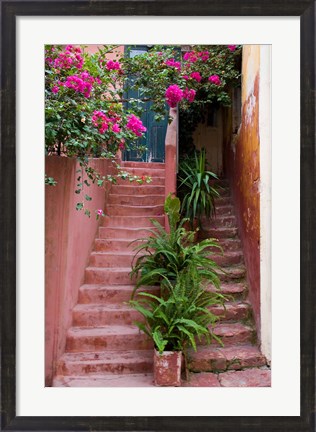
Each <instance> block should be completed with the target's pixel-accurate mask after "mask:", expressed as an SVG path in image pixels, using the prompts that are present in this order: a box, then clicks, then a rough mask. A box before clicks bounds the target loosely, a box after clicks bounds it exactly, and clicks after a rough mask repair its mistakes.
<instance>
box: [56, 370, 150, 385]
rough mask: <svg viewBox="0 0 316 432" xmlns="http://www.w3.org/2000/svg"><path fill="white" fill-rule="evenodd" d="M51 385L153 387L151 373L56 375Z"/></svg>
mask: <svg viewBox="0 0 316 432" xmlns="http://www.w3.org/2000/svg"><path fill="white" fill-rule="evenodd" d="M53 387H154V377H153V374H151V373H145V374H123V375H117V374H90V375H87V376H80V375H79V376H78V375H75V376H62V375H57V376H56V377H55V378H54V381H53Z"/></svg>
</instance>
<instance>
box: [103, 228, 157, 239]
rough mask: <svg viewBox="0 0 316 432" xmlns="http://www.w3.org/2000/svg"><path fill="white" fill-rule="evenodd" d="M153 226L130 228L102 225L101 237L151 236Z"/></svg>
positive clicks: (127, 237) (133, 237) (128, 237)
mask: <svg viewBox="0 0 316 432" xmlns="http://www.w3.org/2000/svg"><path fill="white" fill-rule="evenodd" d="M149 229H151V228H149V227H148V228H146V227H138V228H128V225H127V227H100V228H99V238H101V239H115V238H119V239H121V238H125V239H130V241H132V240H136V239H140V238H143V237H150V236H152V235H153V234H152V233H151V232H150V231H149Z"/></svg>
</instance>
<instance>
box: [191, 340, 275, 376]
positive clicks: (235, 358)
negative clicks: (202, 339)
mask: <svg viewBox="0 0 316 432" xmlns="http://www.w3.org/2000/svg"><path fill="white" fill-rule="evenodd" d="M187 360H188V369H189V370H190V371H192V372H219V371H226V370H240V369H245V368H251V367H261V366H264V365H266V359H265V357H264V355H263V354H261V352H260V350H259V348H258V347H256V346H253V345H237V346H229V347H223V348H222V347H214V346H206V347H199V350H198V351H197V352H194V351H193V350H189V351H188V355H187Z"/></svg>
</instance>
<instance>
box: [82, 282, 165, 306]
mask: <svg viewBox="0 0 316 432" xmlns="http://www.w3.org/2000/svg"><path fill="white" fill-rule="evenodd" d="M134 287H135V285H103V284H85V285H81V287H80V288H79V300H78V302H79V303H82V304H87V303H99V304H102V303H104V304H108V305H111V304H117V303H121V304H123V303H124V302H128V301H129V300H130V299H131V296H132V292H133V290H134ZM142 291H147V292H150V293H152V294H155V295H158V294H159V292H160V288H159V286H152V287H149V286H148V287H142Z"/></svg>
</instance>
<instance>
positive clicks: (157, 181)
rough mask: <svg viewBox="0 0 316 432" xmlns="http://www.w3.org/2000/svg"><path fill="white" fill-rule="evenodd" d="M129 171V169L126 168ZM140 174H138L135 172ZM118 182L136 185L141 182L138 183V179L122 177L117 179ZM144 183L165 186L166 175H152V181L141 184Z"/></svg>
mask: <svg viewBox="0 0 316 432" xmlns="http://www.w3.org/2000/svg"><path fill="white" fill-rule="evenodd" d="M126 171H127V170H126ZM135 175H138V174H135ZM116 184H117V185H119V186H127V185H130V186H135V187H138V186H139V183H137V182H136V181H130V180H128V179H122V178H120V177H119V178H117V180H116ZM144 185H151V186H163V187H164V186H165V176H163V177H156V176H153V177H152V176H151V182H150V183H143V184H142V185H141V186H144Z"/></svg>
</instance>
